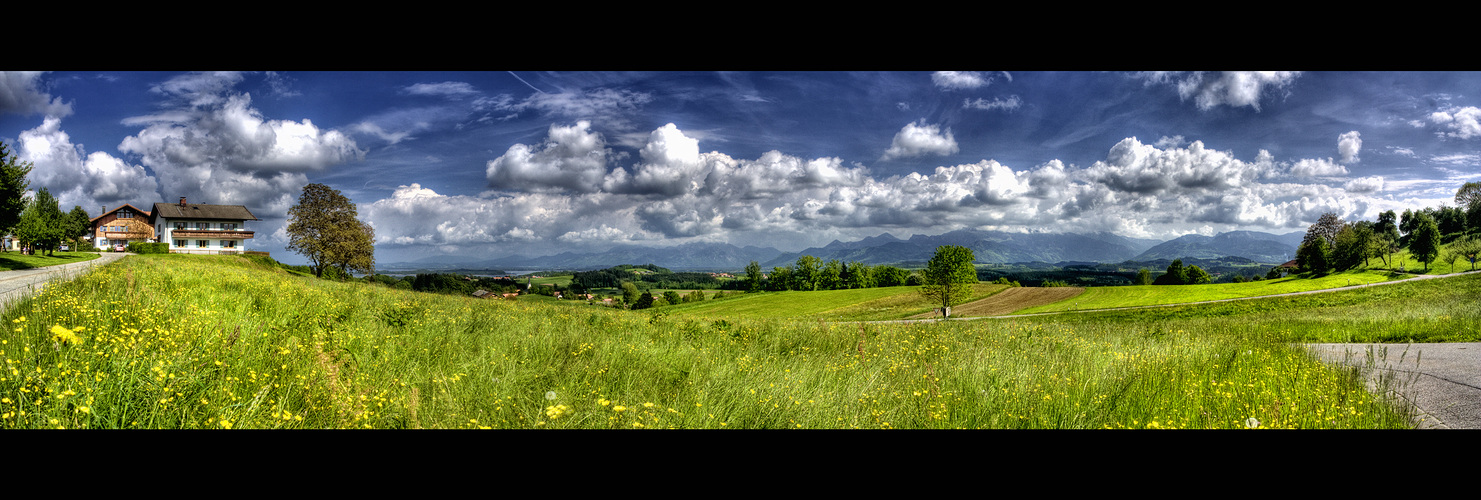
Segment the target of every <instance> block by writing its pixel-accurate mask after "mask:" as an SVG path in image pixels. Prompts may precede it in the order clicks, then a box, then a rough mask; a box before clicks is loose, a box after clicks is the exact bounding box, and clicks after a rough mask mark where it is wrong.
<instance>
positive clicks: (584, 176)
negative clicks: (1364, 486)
mask: <svg viewBox="0 0 1481 500" xmlns="http://www.w3.org/2000/svg"><path fill="white" fill-rule="evenodd" d="M912 125H913V126H918V127H923V126H921V125H916V124H912ZM1164 142H1166V141H1164ZM1179 142H1180V141H1179ZM700 151H701V149H700V147H699V141H698V140H696V139H693V138H691V137H689V136H687V135H686V134H684V133H683V131H681V130H679V129H678V128H677V127H676V126H674V125H673V124H668V125H665V126H663V127H659V128H658V129H655V130H654V131H653V132H652V133H650V134H649V136H648V141H647V142H646V143H645V144H644V145H643V147H642V148H640V149H639V158H638V159H637V161H636V162H635V163H634V164H633V165H630V166H626V167H624V166H620V165H617V164H616V163H617V161H618V158H617V155H614V154H613V153H612V152H611V150H610V149H608V148H607V147H606V141H605V140H604V139H603V137H602V135H601V134H600V133H598V132H595V131H592V130H591V125H590V124H589V123H587V122H577V123H576V124H575V125H573V126H559V125H556V126H552V127H550V131H549V134H548V136H547V138H546V139H545V140H544V141H542V142H541V143H540V144H536V145H522V144H521V145H515V146H513V147H510V148H509V150H508V151H507V152H506V153H505V154H503V155H501V156H500V157H498V158H496V159H495V160H493V161H490V162H489V168H488V179H489V184H490V186H491V187H495V188H498V190H497V191H492V192H489V193H486V194H485V195H482V196H447V195H442V194H438V193H435V192H433V191H431V190H429V189H426V188H422V187H421V186H419V185H416V184H413V185H409V186H402V187H401V188H399V189H397V190H396V191H395V193H394V194H393V195H392V196H391V197H390V198H386V199H382V200H379V201H376V202H374V203H371V204H368V206H367V207H368V208H367V209H366V211H365V214H366V215H367V216H368V218H369V219H370V220H371V221H372V222H373V223H374V224H375V227H376V235H377V238H378V239H379V240H380V242H381V243H390V244H434V245H477V244H483V243H500V242H519V241H549V242H561V243H583V242H601V243H613V242H620V241H635V240H657V239H667V238H677V239H689V240H694V239H707V240H714V239H724V238H723V236H724V235H725V234H727V233H733V234H741V233H747V234H751V233H754V234H766V233H777V234H794V235H816V234H822V233H829V234H837V233H838V232H840V231H842V232H849V231H854V232H855V234H857V235H861V236H862V235H872V234H877V233H878V232H881V231H887V230H892V229H907V230H916V231H920V230H934V231H945V230H949V229H956V228H964V227H1053V228H1055V229H1057V230H1064V231H1072V230H1080V231H1106V230H1111V231H1120V232H1122V233H1124V234H1127V235H1129V236H1163V235H1175V234H1183V233H1186V232H1187V231H1189V230H1191V229H1190V228H1197V227H1209V228H1213V227H1214V226H1218V227H1219V228H1220V229H1219V230H1229V229H1235V228H1250V229H1266V230H1275V229H1278V228H1299V227H1304V226H1305V225H1307V224H1310V223H1311V221H1314V220H1315V219H1316V218H1317V217H1319V216H1320V215H1321V214H1322V213H1324V212H1329V211H1330V212H1337V213H1338V214H1339V215H1340V216H1343V217H1364V216H1368V215H1370V214H1368V213H1367V212H1369V211H1371V210H1373V209H1374V207H1377V206H1380V205H1382V204H1383V203H1385V202H1384V200H1381V199H1378V198H1374V197H1372V196H1373V194H1374V193H1376V192H1377V191H1380V190H1381V189H1382V187H1383V179H1382V178H1381V177H1377V176H1369V177H1363V178H1358V179H1332V177H1340V176H1343V175H1345V174H1346V170H1345V168H1343V167H1342V166H1341V165H1337V164H1335V163H1333V162H1331V161H1330V160H1320V159H1301V160H1297V161H1295V162H1289V163H1287V162H1277V161H1276V160H1275V159H1274V158H1273V157H1272V156H1271V155H1270V153H1268V152H1264V151H1261V152H1260V154H1259V155H1257V157H1256V158H1254V159H1252V160H1241V159H1238V158H1235V157H1234V156H1233V155H1232V154H1231V153H1229V152H1224V151H1218V150H1213V149H1209V148H1206V147H1205V146H1204V145H1203V143H1202V142H1200V141H1193V142H1192V143H1190V144H1188V145H1186V146H1172V145H1165V146H1163V147H1159V146H1154V145H1149V144H1143V143H1141V142H1140V141H1138V140H1137V139H1135V138H1127V139H1124V140H1122V141H1120V142H1119V143H1117V144H1115V145H1113V146H1112V147H1111V148H1110V149H1109V150H1108V152H1107V154H1106V158H1105V159H1104V160H1101V161H1096V162H1095V163H1094V164H1092V165H1090V166H1088V167H1084V168H1077V167H1073V166H1066V165H1064V164H1063V163H1061V162H1059V161H1057V160H1054V161H1049V162H1047V163H1044V164H1042V165H1038V166H1035V167H1029V168H1022V167H1018V168H1015V167H1013V166H1009V165H1004V164H1001V163H998V162H996V161H992V160H983V161H979V162H976V163H969V164H959V165H951V166H941V167H936V168H935V169H934V170H933V171H930V172H912V173H910V174H907V175H896V176H891V177H888V178H877V177H875V176H873V175H871V174H870V172H869V170H868V168H867V167H865V166H863V165H858V164H854V165H845V164H844V162H843V160H841V159H838V158H827V157H825V158H816V159H812V160H808V159H804V158H799V157H796V156H792V155H787V154H784V153H781V152H778V151H770V152H767V153H765V154H763V155H761V156H760V157H758V158H755V159H741V158H734V157H731V156H729V155H726V154H724V153H720V152H713V151H712V152H707V153H701V152H700ZM1313 176H1318V177H1313ZM1329 184H1331V185H1329ZM748 232H750V233H748ZM732 243H738V244H754V243H758V242H750V241H732Z"/></svg>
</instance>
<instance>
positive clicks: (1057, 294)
mask: <svg viewBox="0 0 1481 500" xmlns="http://www.w3.org/2000/svg"><path fill="white" fill-rule="evenodd" d="M1084 291H1085V289H1084V288H1078V287H1050V288H1038V287H1014V288H1009V289H1007V290H1003V291H1001V292H998V293H996V294H993V295H992V296H991V297H987V298H984V299H980V300H976V301H973V302H968V303H966V304H962V305H959V306H956V307H953V308H951V316H952V317H954V318H964V317H968V316H999V315H1003V314H1008V313H1011V312H1013V311H1017V310H1020V309H1025V308H1029V307H1034V306H1040V305H1044V304H1050V303H1054V302H1059V301H1061V300H1064V299H1068V298H1070V297H1074V296H1076V295H1080V294H1081V293H1082V292H1084ZM936 316H937V315H936V313H925V314H917V315H915V316H911V317H910V319H929V318H934V317H936Z"/></svg>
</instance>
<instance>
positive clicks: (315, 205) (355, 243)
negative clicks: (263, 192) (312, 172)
mask: <svg viewBox="0 0 1481 500" xmlns="http://www.w3.org/2000/svg"><path fill="white" fill-rule="evenodd" d="M358 216H359V215H358V214H357V213H356V210H355V204H354V203H351V202H350V199H349V198H346V197H345V196H344V195H342V194H340V193H339V191H338V190H335V189H331V188H330V187H329V186H325V185H323V184H309V185H307V186H304V187H303V195H302V196H300V197H299V198H298V204H297V205H294V206H293V208H290V209H288V246H287V248H288V249H289V250H292V251H294V252H298V253H300V254H302V255H303V256H304V257H306V258H308V259H309V263H310V267H311V268H312V269H313V270H314V275H315V276H318V277H323V276H324V269H325V268H327V267H330V266H333V267H336V268H338V269H339V270H340V271H349V270H355V271H361V272H365V273H374V272H375V246H374V240H375V232H374V230H373V229H371V227H370V225H369V224H366V223H364V222H361V221H360V220H359V219H358Z"/></svg>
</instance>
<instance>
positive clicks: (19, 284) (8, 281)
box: [0, 252, 133, 310]
mask: <svg viewBox="0 0 1481 500" xmlns="http://www.w3.org/2000/svg"><path fill="white" fill-rule="evenodd" d="M126 255H133V254H130V253H110V252H104V253H102V254H100V257H98V258H96V259H93V260H89V261H84V262H73V263H71V264H62V265H60V266H48V267H38V268H35V269H20V270H16V271H0V310H3V308H9V307H10V304H11V303H12V302H15V301H17V300H20V299H23V298H25V297H27V296H30V295H31V294H32V293H35V292H37V291H39V290H41V289H42V288H45V287H46V284H47V283H49V282H51V281H52V280H53V279H63V280H67V279H72V278H74V277H77V276H80V275H82V274H83V273H85V272H87V270H88V269H91V268H92V267H93V266H101V265H104V264H108V263H111V262H114V261H117V260H118V259H122V258H123V257H124V256H126Z"/></svg>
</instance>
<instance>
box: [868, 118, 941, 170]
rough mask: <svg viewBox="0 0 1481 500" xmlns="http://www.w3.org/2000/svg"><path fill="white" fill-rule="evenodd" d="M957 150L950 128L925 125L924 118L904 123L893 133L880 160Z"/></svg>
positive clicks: (939, 153)
mask: <svg viewBox="0 0 1481 500" xmlns="http://www.w3.org/2000/svg"><path fill="white" fill-rule="evenodd" d="M957 150H958V148H957V144H956V138H955V137H952V135H951V129H949V128H948V129H946V130H941V127H939V126H936V125H927V124H926V123H925V120H920V121H918V122H912V123H908V124H906V125H905V127H904V128H902V129H900V131H899V132H898V133H896V134H895V138H894V140H893V141H891V143H890V148H889V149H887V150H885V152H884V156H881V157H880V160H881V161H888V160H893V159H896V158H908V157H914V156H922V155H927V154H935V155H949V154H954V153H956V152H957Z"/></svg>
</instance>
